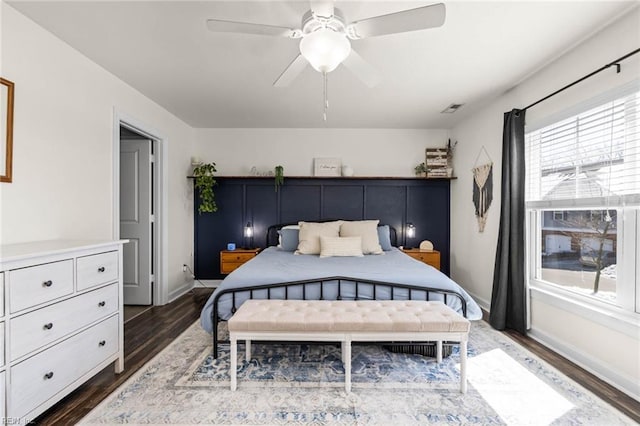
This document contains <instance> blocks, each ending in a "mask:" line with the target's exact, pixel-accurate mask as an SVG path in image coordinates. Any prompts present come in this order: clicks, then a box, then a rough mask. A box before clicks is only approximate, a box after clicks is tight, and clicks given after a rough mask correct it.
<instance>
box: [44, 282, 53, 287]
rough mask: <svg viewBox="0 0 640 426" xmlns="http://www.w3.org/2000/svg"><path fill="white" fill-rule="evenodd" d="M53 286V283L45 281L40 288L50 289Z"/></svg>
mask: <svg viewBox="0 0 640 426" xmlns="http://www.w3.org/2000/svg"><path fill="white" fill-rule="evenodd" d="M52 285H53V281H51V280H47V281H45V282H43V283H42V287H51V286H52Z"/></svg>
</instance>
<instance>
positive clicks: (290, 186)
mask: <svg viewBox="0 0 640 426" xmlns="http://www.w3.org/2000/svg"><path fill="white" fill-rule="evenodd" d="M269 182H271V179H269ZM279 193H280V210H279V213H280V220H278V221H276V223H271V224H269V225H268V226H270V225H276V224H278V223H289V222H297V221H299V220H307V221H313V220H318V219H320V218H321V217H322V210H321V206H322V186H321V185H319V184H317V183H315V184H314V183H311V184H310V183H309V182H301V183H299V184H296V183H294V182H293V179H286V178H285V184H284V185H283V186H282V187H281V188H280V189H279ZM301 218H302V219H301Z"/></svg>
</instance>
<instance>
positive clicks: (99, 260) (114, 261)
mask: <svg viewBox="0 0 640 426" xmlns="http://www.w3.org/2000/svg"><path fill="white" fill-rule="evenodd" d="M77 262H78V263H77V268H78V276H77V279H78V290H84V289H86V288H89V287H94V286H97V285H100V284H106V283H109V282H112V281H116V280H117V279H118V252H117V251H110V252H107V253H100V254H94V255H91V256H84V257H79V258H78V260H77Z"/></svg>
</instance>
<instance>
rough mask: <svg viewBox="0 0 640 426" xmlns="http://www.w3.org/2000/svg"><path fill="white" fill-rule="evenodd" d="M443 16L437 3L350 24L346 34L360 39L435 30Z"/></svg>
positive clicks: (440, 5) (441, 4)
mask: <svg viewBox="0 0 640 426" xmlns="http://www.w3.org/2000/svg"><path fill="white" fill-rule="evenodd" d="M445 15H446V8H445V6H444V4H443V3H437V4H432V5H429V6H424V7H418V8H416V9H409V10H404V11H402V12H396V13H390V14H388V15H381V16H375V17H373V18H368V19H363V20H361V21H355V22H352V23H351V24H349V25H348V27H347V34H348V36H349V38H351V39H360V38H365V37H375V36H381V35H387V34H396V33H405V32H409V31H417V30H424V29H427V28H435V27H439V26H441V25H442V24H444V18H445Z"/></svg>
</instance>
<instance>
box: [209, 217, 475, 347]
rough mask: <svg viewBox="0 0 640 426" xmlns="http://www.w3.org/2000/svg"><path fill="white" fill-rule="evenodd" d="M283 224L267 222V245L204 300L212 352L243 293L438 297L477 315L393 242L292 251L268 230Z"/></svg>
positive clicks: (462, 296)
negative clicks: (346, 249)
mask: <svg viewBox="0 0 640 426" xmlns="http://www.w3.org/2000/svg"><path fill="white" fill-rule="evenodd" d="M284 226H285V225H275V226H273V227H271V228H269V231H268V236H267V241H268V243H269V244H271V245H270V246H269V247H267V248H266V249H264V250H263V251H261V252H260V254H258V255H257V256H256V257H255V258H254V259H252V260H250V261H249V262H247V263H245V264H244V265H242V266H241V267H240V268H238V269H236V270H235V271H233V272H232V273H231V274H229V275H228V276H227V277H226V278H225V279H224V280H223V281H222V284H221V285H220V286H219V287H218V288H217V289H216V290H215V291H214V293H213V294H212V295H211V297H210V298H209V300H208V301H207V303H206V304H205V306H204V308H203V310H202V313H201V315H200V322H201V325H202V327H203V328H204V329H205V330H206V331H207V332H209V333H211V334H212V335H213V349H214V356H215V357H217V354H218V323H219V322H220V321H225V320H228V319H229V318H230V317H231V316H232V315H233V313H234V312H235V310H236V309H238V308H239V307H240V305H241V304H242V303H243V302H244V301H245V300H248V299H298V300H372V299H373V300H409V299H412V300H441V301H443V302H444V303H446V304H447V305H448V306H450V307H451V308H453V309H454V310H456V311H457V312H459V313H461V314H462V315H463V316H465V317H466V318H468V319H470V320H477V319H481V318H482V312H481V310H480V307H479V306H478V305H477V304H476V302H475V301H474V300H473V299H472V298H471V297H470V296H469V295H468V294H467V293H466V292H465V291H464V289H462V288H461V287H460V286H459V285H458V284H456V283H455V282H454V281H453V280H451V279H450V278H449V277H447V276H446V275H444V274H443V273H441V272H440V271H438V270H437V269H435V268H433V267H431V266H429V265H426V264H424V263H422V262H420V261H417V260H415V259H412V258H411V257H409V256H407V255H406V254H404V253H403V252H402V251H401V250H399V249H397V248H395V247H389V248H390V250H387V251H385V252H384V254H378V255H365V256H362V257H327V258H320V257H319V256H318V255H298V254H294V253H293V252H291V251H285V250H283V249H281V248H279V247H277V241H278V240H277V237H276V238H274V235H277V230H278V229H280V228H282V227H284ZM274 229H275V230H276V232H275V233H274ZM391 234H392V235H395V232H394V231H393V230H392V228H391ZM391 239H392V240H393V237H392V238H391Z"/></svg>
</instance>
